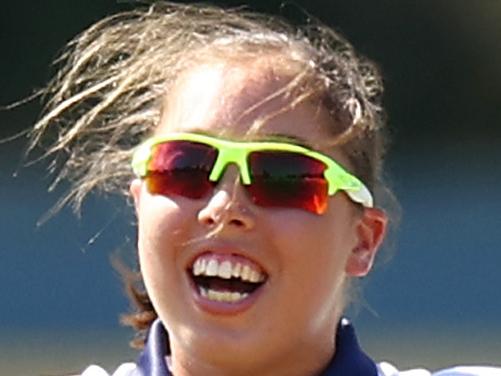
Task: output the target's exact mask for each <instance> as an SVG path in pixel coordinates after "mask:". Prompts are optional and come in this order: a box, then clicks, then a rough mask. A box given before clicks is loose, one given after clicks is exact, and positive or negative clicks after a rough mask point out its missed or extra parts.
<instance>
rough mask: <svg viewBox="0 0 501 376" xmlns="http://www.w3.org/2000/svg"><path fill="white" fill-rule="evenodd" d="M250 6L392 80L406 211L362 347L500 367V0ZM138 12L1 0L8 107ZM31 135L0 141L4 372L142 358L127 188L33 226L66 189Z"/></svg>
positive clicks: (62, 369)
mask: <svg viewBox="0 0 501 376" xmlns="http://www.w3.org/2000/svg"><path fill="white" fill-rule="evenodd" d="M244 3H245V2H238V1H226V2H219V4H229V5H241V4H244ZM247 4H248V5H250V7H251V8H252V9H257V10H264V11H268V12H274V13H280V14H282V15H284V16H287V17H289V18H292V19H293V20H296V21H297V20H299V21H301V20H302V19H304V18H305V17H306V15H305V12H302V11H301V10H300V8H302V9H303V10H305V11H306V12H307V13H311V14H312V15H314V16H316V17H317V18H319V19H320V20H321V21H323V22H325V23H328V24H330V25H333V26H334V27H336V28H337V29H338V30H339V31H340V32H341V33H342V34H344V35H345V36H346V37H347V38H348V39H349V40H350V41H352V42H353V43H354V45H355V46H356V47H357V48H358V50H359V51H360V52H362V53H363V54H364V55H366V56H368V57H370V58H372V59H373V60H375V61H377V62H378V63H379V65H380V67H381V69H382V72H383V74H384V77H385V80H386V95H385V102H386V108H387V110H388V115H389V126H390V132H391V137H392V139H393V142H392V146H391V149H390V152H389V155H388V161H387V169H386V170H387V175H388V178H389V181H390V183H391V185H392V187H393V189H394V191H395V193H396V195H397V197H398V198H399V200H400V203H401V205H402V207H403V216H402V221H401V224H400V226H399V229H398V231H397V234H396V236H393V238H394V241H392V242H391V243H392V244H391V246H390V247H387V249H386V250H385V251H383V254H382V257H381V259H380V262H379V263H378V265H376V268H375V271H374V273H373V274H372V275H371V276H370V277H368V278H367V279H366V280H364V281H363V283H362V286H363V294H362V296H361V298H360V299H359V302H358V304H357V305H356V309H353V310H352V311H353V312H352V316H353V318H354V321H355V322H356V324H357V327H358V331H359V332H360V336H361V338H362V342H363V343H364V344H365V346H366V347H367V349H368V351H369V353H371V354H372V355H374V357H376V358H377V359H383V358H384V359H389V360H393V361H395V362H397V363H399V364H401V365H403V366H417V365H425V366H429V367H442V366H445V365H447V364H450V363H479V362H480V363H492V364H495V363H497V364H499V365H501V320H500V318H501V289H500V286H501V273H500V269H501V230H500V229H501V167H500V162H501V148H500V147H501V68H500V67H501V43H500V41H501V2H499V1H488V0H479V1H447V0H422V1H411V0H401V1H398V2H397V1H390V0H380V1H363V0H356V1H350V2H347V1H338V0H332V1H319V0H317V1H315V0H311V1H309V2H306V1H299V0H298V1H296V2H294V3H292V2H288V3H286V4H285V5H282V6H281V5H280V1H266V2H265V1H254V2H251V3H249V2H247ZM293 4H296V5H293ZM130 8H131V5H130V4H125V3H123V2H117V1H111V0H110V1H108V0H87V1H86V2H69V1H63V0H59V1H56V0H46V1H44V2H38V1H34V0H31V1H23V2H19V3H14V2H8V3H6V4H2V11H1V12H0V40H1V44H0V46H1V50H0V51H1V52H0V53H1V59H0V69H1V74H0V80H1V81H0V83H1V85H0V105H6V104H9V103H12V102H14V101H16V100H19V99H22V98H24V97H26V96H28V95H29V94H31V93H32V92H33V90H34V89H36V88H40V87H42V86H43V85H44V84H45V83H46V82H47V81H48V80H49V78H50V77H51V75H52V74H53V73H54V70H53V69H51V68H50V63H51V61H52V60H53V59H54V58H55V57H56V55H57V54H58V53H59V52H61V49H62V47H63V45H64V44H65V43H66V42H68V41H69V40H70V39H71V38H72V37H73V36H75V35H76V34H77V33H78V32H80V31H82V30H83V29H84V28H85V27H87V26H89V25H91V24H92V23H93V22H95V21H97V20H98V19H100V18H102V17H103V16H105V15H109V14H112V13H114V12H116V11H118V10H124V9H130ZM40 110H41V107H40V104H39V102H38V101H33V102H30V103H28V104H25V105H22V106H20V107H18V108H15V109H13V110H9V111H0V124H1V127H0V138H1V139H4V138H6V137H10V136H12V135H14V134H16V133H17V132H20V131H22V130H25V129H27V128H29V127H30V125H31V124H33V122H34V120H35V119H36V117H37V115H38V114H39V112H40ZM25 144H26V140H25V138H23V137H21V138H18V139H16V140H14V141H11V142H8V143H2V144H0V205H1V209H2V210H1V217H0V238H1V239H2V241H1V242H0V265H1V266H2V272H1V273H0V286H1V289H0V302H1V304H2V307H1V309H0V375H10V374H15V375H38V374H61V373H67V372H72V371H73V372H74V371H78V370H79V369H80V370H81V367H83V366H84V365H85V364H88V363H92V362H98V363H102V364H104V365H106V366H108V367H113V366H115V365H116V364H117V363H118V362H119V361H120V360H127V359H133V358H134V357H135V353H134V352H133V351H132V350H129V349H128V347H127V341H128V340H129V339H131V336H132V332H131V331H129V330H128V329H124V328H122V327H120V325H119V323H118V315H119V314H120V313H123V312H125V311H127V309H128V302H127V299H126V297H125V294H124V293H123V290H122V286H121V282H120V278H119V276H118V273H117V272H116V271H114V269H113V268H112V266H111V263H110V257H111V256H113V255H116V256H119V257H122V258H126V259H128V260H129V261H130V262H132V263H133V262H134V242H135V235H134V219H133V216H132V210H131V209H130V207H129V206H128V205H127V203H126V201H125V200H124V199H121V198H117V197H115V198H114V197H111V198H102V197H91V198H90V199H89V200H88V201H87V202H86V203H85V205H84V208H83V212H82V218H81V219H78V218H77V217H76V216H75V215H74V214H73V213H71V211H70V210H69V209H64V210H63V211H62V212H60V213H59V214H58V215H57V216H55V217H54V218H52V219H51V220H49V221H48V222H46V223H45V224H44V225H43V226H41V227H37V225H36V222H37V220H38V219H40V217H42V216H43V215H44V214H45V213H46V212H47V210H49V209H50V207H51V206H52V205H53V204H54V203H55V202H56V201H57V199H58V194H61V192H62V191H64V187H60V188H59V189H58V190H57V191H56V192H52V193H47V187H48V185H49V184H50V177H49V176H48V175H47V163H45V162H41V163H38V164H35V165H33V166H30V167H22V163H23V161H22V152H23V148H24V147H25ZM385 252H386V253H385Z"/></svg>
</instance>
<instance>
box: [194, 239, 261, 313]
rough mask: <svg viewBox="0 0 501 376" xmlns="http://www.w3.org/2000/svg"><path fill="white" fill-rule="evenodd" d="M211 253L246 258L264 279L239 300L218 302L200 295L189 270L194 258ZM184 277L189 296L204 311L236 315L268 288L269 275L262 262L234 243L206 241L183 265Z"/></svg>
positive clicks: (250, 305) (252, 304)
mask: <svg viewBox="0 0 501 376" xmlns="http://www.w3.org/2000/svg"><path fill="white" fill-rule="evenodd" d="M206 253H213V254H215V255H220V256H221V257H225V256H226V257H228V256H231V257H238V258H242V259H246V260H248V261H249V262H251V263H253V264H254V265H255V266H256V267H258V268H259V270H260V271H261V272H262V273H264V274H265V275H266V280H265V281H264V282H263V283H262V284H261V285H260V286H259V287H258V288H257V289H256V290H255V291H254V292H252V293H251V294H250V295H249V296H248V297H246V298H244V299H242V300H241V301H239V302H233V303H230V302H218V301H213V300H209V299H207V298H205V297H203V296H202V295H200V292H199V289H198V287H197V285H196V284H195V282H194V280H193V278H192V274H191V270H192V268H193V264H194V263H195V260H196V259H197V258H198V257H200V256H201V255H203V254H206ZM185 272H186V278H187V280H188V284H189V287H190V290H191V296H192V298H193V300H194V303H195V305H196V306H197V307H198V308H199V309H201V310H202V311H204V312H207V313H210V314H213V315H237V314H239V313H243V312H244V311H247V310H249V309H251V308H252V307H253V306H254V304H255V303H256V301H257V300H258V299H259V298H260V297H261V295H262V294H263V293H265V292H266V290H267V289H268V284H269V279H270V275H269V273H268V271H267V269H266V268H265V267H263V264H262V263H260V262H259V261H258V260H256V258H255V257H253V255H250V254H249V253H248V251H246V250H245V249H243V248H241V247H238V246H235V245H234V244H228V243H221V242H218V243H216V242H206V243H204V244H203V245H201V246H199V247H197V248H196V249H195V250H194V252H193V255H191V257H190V258H189V260H188V263H187V264H186V266H185Z"/></svg>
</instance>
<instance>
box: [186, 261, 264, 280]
mask: <svg viewBox="0 0 501 376" xmlns="http://www.w3.org/2000/svg"><path fill="white" fill-rule="evenodd" d="M193 275H195V276H199V275H202V276H207V277H220V278H224V279H230V278H232V277H234V278H240V279H241V280H243V281H246V282H253V283H256V282H262V281H264V279H265V276H264V274H263V273H261V272H260V271H259V270H256V269H255V268H253V267H251V266H250V265H248V264H243V263H240V262H238V261H234V262H231V261H229V260H224V261H220V260H218V259H216V258H212V257H199V258H198V259H197V260H196V261H195V263H194V264H193Z"/></svg>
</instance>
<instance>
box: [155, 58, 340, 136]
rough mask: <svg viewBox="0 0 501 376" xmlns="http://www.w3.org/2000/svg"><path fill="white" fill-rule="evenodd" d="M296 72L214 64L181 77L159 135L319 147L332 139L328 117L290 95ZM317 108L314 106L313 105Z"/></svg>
mask: <svg viewBox="0 0 501 376" xmlns="http://www.w3.org/2000/svg"><path fill="white" fill-rule="evenodd" d="M298 73H299V68H297V67H296V68H295V71H294V69H292V68H291V67H290V66H280V65H278V66H277V64H275V65H274V64H272V63H271V62H270V61H258V62H252V63H250V62H224V61H214V62H211V63H208V64H201V65H198V66H195V67H193V68H191V69H189V70H187V71H186V72H185V73H183V74H182V75H181V76H180V77H179V78H178V80H177V81H176V83H175V84H174V85H173V87H172V89H171V90H170V92H169V93H168V95H167V97H166V100H165V104H164V112H163V115H162V119H161V122H160V124H159V127H158V129H157V130H156V133H157V134H164V133H169V132H179V131H183V132H185V131H188V132H189V131H196V132H204V133H209V134H212V135H219V136H225V137H228V138H235V139H242V138H254V139H259V138H267V137H270V136H282V137H286V138H292V139H297V140H300V141H301V142H303V143H305V144H308V145H311V146H319V145H321V143H322V142H325V141H326V139H329V138H330V137H332V132H331V130H330V125H331V124H330V123H331V122H332V120H331V118H330V116H329V115H328V113H327V111H326V110H325V109H324V108H323V107H322V106H321V105H319V104H318V103H316V102H315V101H313V100H311V99H308V98H306V99H304V100H301V99H300V95H301V92H300V91H298V90H292V91H291V90H290V88H291V84H292V82H293V80H294V79H296V78H297V74H298ZM317 102H318V101H317Z"/></svg>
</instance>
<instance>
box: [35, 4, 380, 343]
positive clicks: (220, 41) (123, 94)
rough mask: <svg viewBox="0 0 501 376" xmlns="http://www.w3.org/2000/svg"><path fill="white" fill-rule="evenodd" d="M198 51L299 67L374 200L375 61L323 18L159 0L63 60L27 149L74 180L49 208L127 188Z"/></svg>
mask: <svg viewBox="0 0 501 376" xmlns="http://www.w3.org/2000/svg"><path fill="white" fill-rule="evenodd" d="M200 51H206V52H208V53H214V54H218V55H220V56H224V55H225V54H228V56H229V55H235V54H236V55H238V54H239V53H242V54H246V55H249V57H250V56H252V55H253V54H254V56H255V57H257V56H260V55H262V54H263V53H266V52H267V51H274V53H276V54H278V55H282V56H284V57H285V58H286V59H289V60H290V61H295V62H296V63H300V65H301V67H302V69H301V70H300V71H299V72H298V73H297V77H296V79H295V80H292V81H291V84H290V85H291V87H287V88H285V89H286V90H294V89H295V88H296V89H297V88H301V92H302V93H303V94H304V95H303V97H302V98H307V97H312V96H315V97H317V98H320V103H321V105H322V106H324V107H325V108H326V109H328V110H329V111H330V113H331V115H332V119H333V124H334V125H333V139H332V145H338V146H340V147H342V148H343V149H344V150H345V152H346V154H347V156H348V158H349V159H350V162H351V163H352V166H353V170H354V171H353V172H354V173H355V174H356V175H357V176H358V177H359V178H360V179H361V180H362V181H364V182H365V184H366V185H367V186H368V187H369V189H371V190H372V191H373V192H375V193H376V201H378V197H379V196H380V194H379V192H383V191H384V189H383V190H381V189H380V188H381V187H384V185H383V184H382V182H381V165H382V160H383V153H384V149H385V147H384V140H385V136H384V132H383V123H384V116H383V111H382V107H381V96H382V81H381V77H380V75H379V73H378V70H377V68H376V67H375V65H374V64H373V63H371V62H370V61H368V60H366V59H365V58H363V57H361V56H358V55H357V53H356V52H355V51H354V49H353V47H352V46H351V45H350V44H349V43H348V42H347V41H346V40H345V39H344V38H342V37H341V36H340V35H339V34H337V33H336V32H335V31H333V30H332V29H331V28H329V27H326V26H323V25H320V24H318V23H316V24H310V25H306V26H304V27H300V28H299V27H293V26H291V25H289V24H288V23H286V22H284V21H282V20H281V19H278V18H275V17H270V16H264V15H258V14H255V13H252V12H246V11H243V10H242V9H237V10H235V9H221V8H219V7H214V6H206V5H181V4H174V3H170V2H156V3H155V4H153V5H151V6H149V7H146V8H144V9H137V10H133V11H129V12H123V13H120V14H117V15H114V16H111V17H108V18H106V19H104V20H102V21H100V22H98V23H96V24H95V25H93V26H92V27H90V28H89V29H88V30H86V31H84V32H83V33H82V34H81V35H79V36H78V37H76V38H75V39H74V40H73V41H72V42H70V44H69V45H68V48H67V50H66V52H65V53H64V54H63V55H62V56H61V57H60V59H58V64H60V70H59V73H58V74H57V75H56V77H55V78H54V79H53V81H52V82H51V83H50V84H49V85H48V87H47V88H46V89H45V91H44V94H45V96H46V98H47V102H46V107H45V110H44V113H43V115H42V117H41V118H40V120H38V122H37V123H36V124H35V126H34V128H33V131H32V133H31V143H30V150H31V149H33V148H35V147H37V148H38V147H39V146H41V147H43V148H44V150H45V152H44V156H45V157H47V156H53V157H54V163H53V172H54V173H55V175H56V176H55V179H54V182H53V184H52V186H51V188H53V187H54V186H55V185H57V184H58V183H59V182H60V181H61V180H69V181H70V182H71V189H70V190H69V191H68V192H67V194H66V195H64V196H63V197H62V198H61V199H60V200H59V201H58V203H57V204H56V206H55V207H54V209H53V211H56V210H58V209H60V208H61V207H62V206H64V205H65V204H69V203H70V204H72V205H73V207H74V209H75V210H76V211H78V210H79V209H80V207H81V204H82V201H83V200H84V198H85V197H86V196H87V195H88V194H89V192H91V191H98V192H104V193H121V194H124V195H127V188H128V183H129V181H130V179H131V178H132V172H131V169H130V167H129V161H130V158H131V155H132V151H133V148H134V147H135V146H136V145H137V144H138V143H139V142H140V141H141V140H143V139H144V138H145V137H147V136H148V135H149V134H151V133H152V132H153V130H154V129H155V127H156V126H157V124H158V122H159V119H160V116H161V114H162V110H163V103H164V99H165V97H166V96H168V95H169V91H170V89H171V87H172V86H173V84H174V82H175V81H176V78H177V77H178V76H179V74H180V73H181V72H183V70H185V69H187V67H189V66H190V65H193V64H194V61H196V56H197V55H198V54H197V52H200ZM129 276H131V275H129ZM135 279H137V280H135ZM128 280H129V282H128V284H127V285H128V291H129V293H130V295H131V297H132V299H133V301H134V302H135V304H136V306H137V312H135V313H133V314H130V315H128V316H124V319H123V321H124V322H125V323H127V324H129V325H131V326H133V327H134V328H136V329H137V331H138V333H139V337H138V340H137V341H136V345H141V344H142V343H143V338H144V334H145V331H146V330H147V329H148V328H149V326H150V324H151V322H152V321H153V320H154V319H155V318H156V313H155V310H154V308H153V306H152V304H151V302H150V300H149V298H148V295H147V294H146V292H144V290H141V288H138V287H137V284H136V282H138V283H139V285H140V277H139V278H128Z"/></svg>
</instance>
